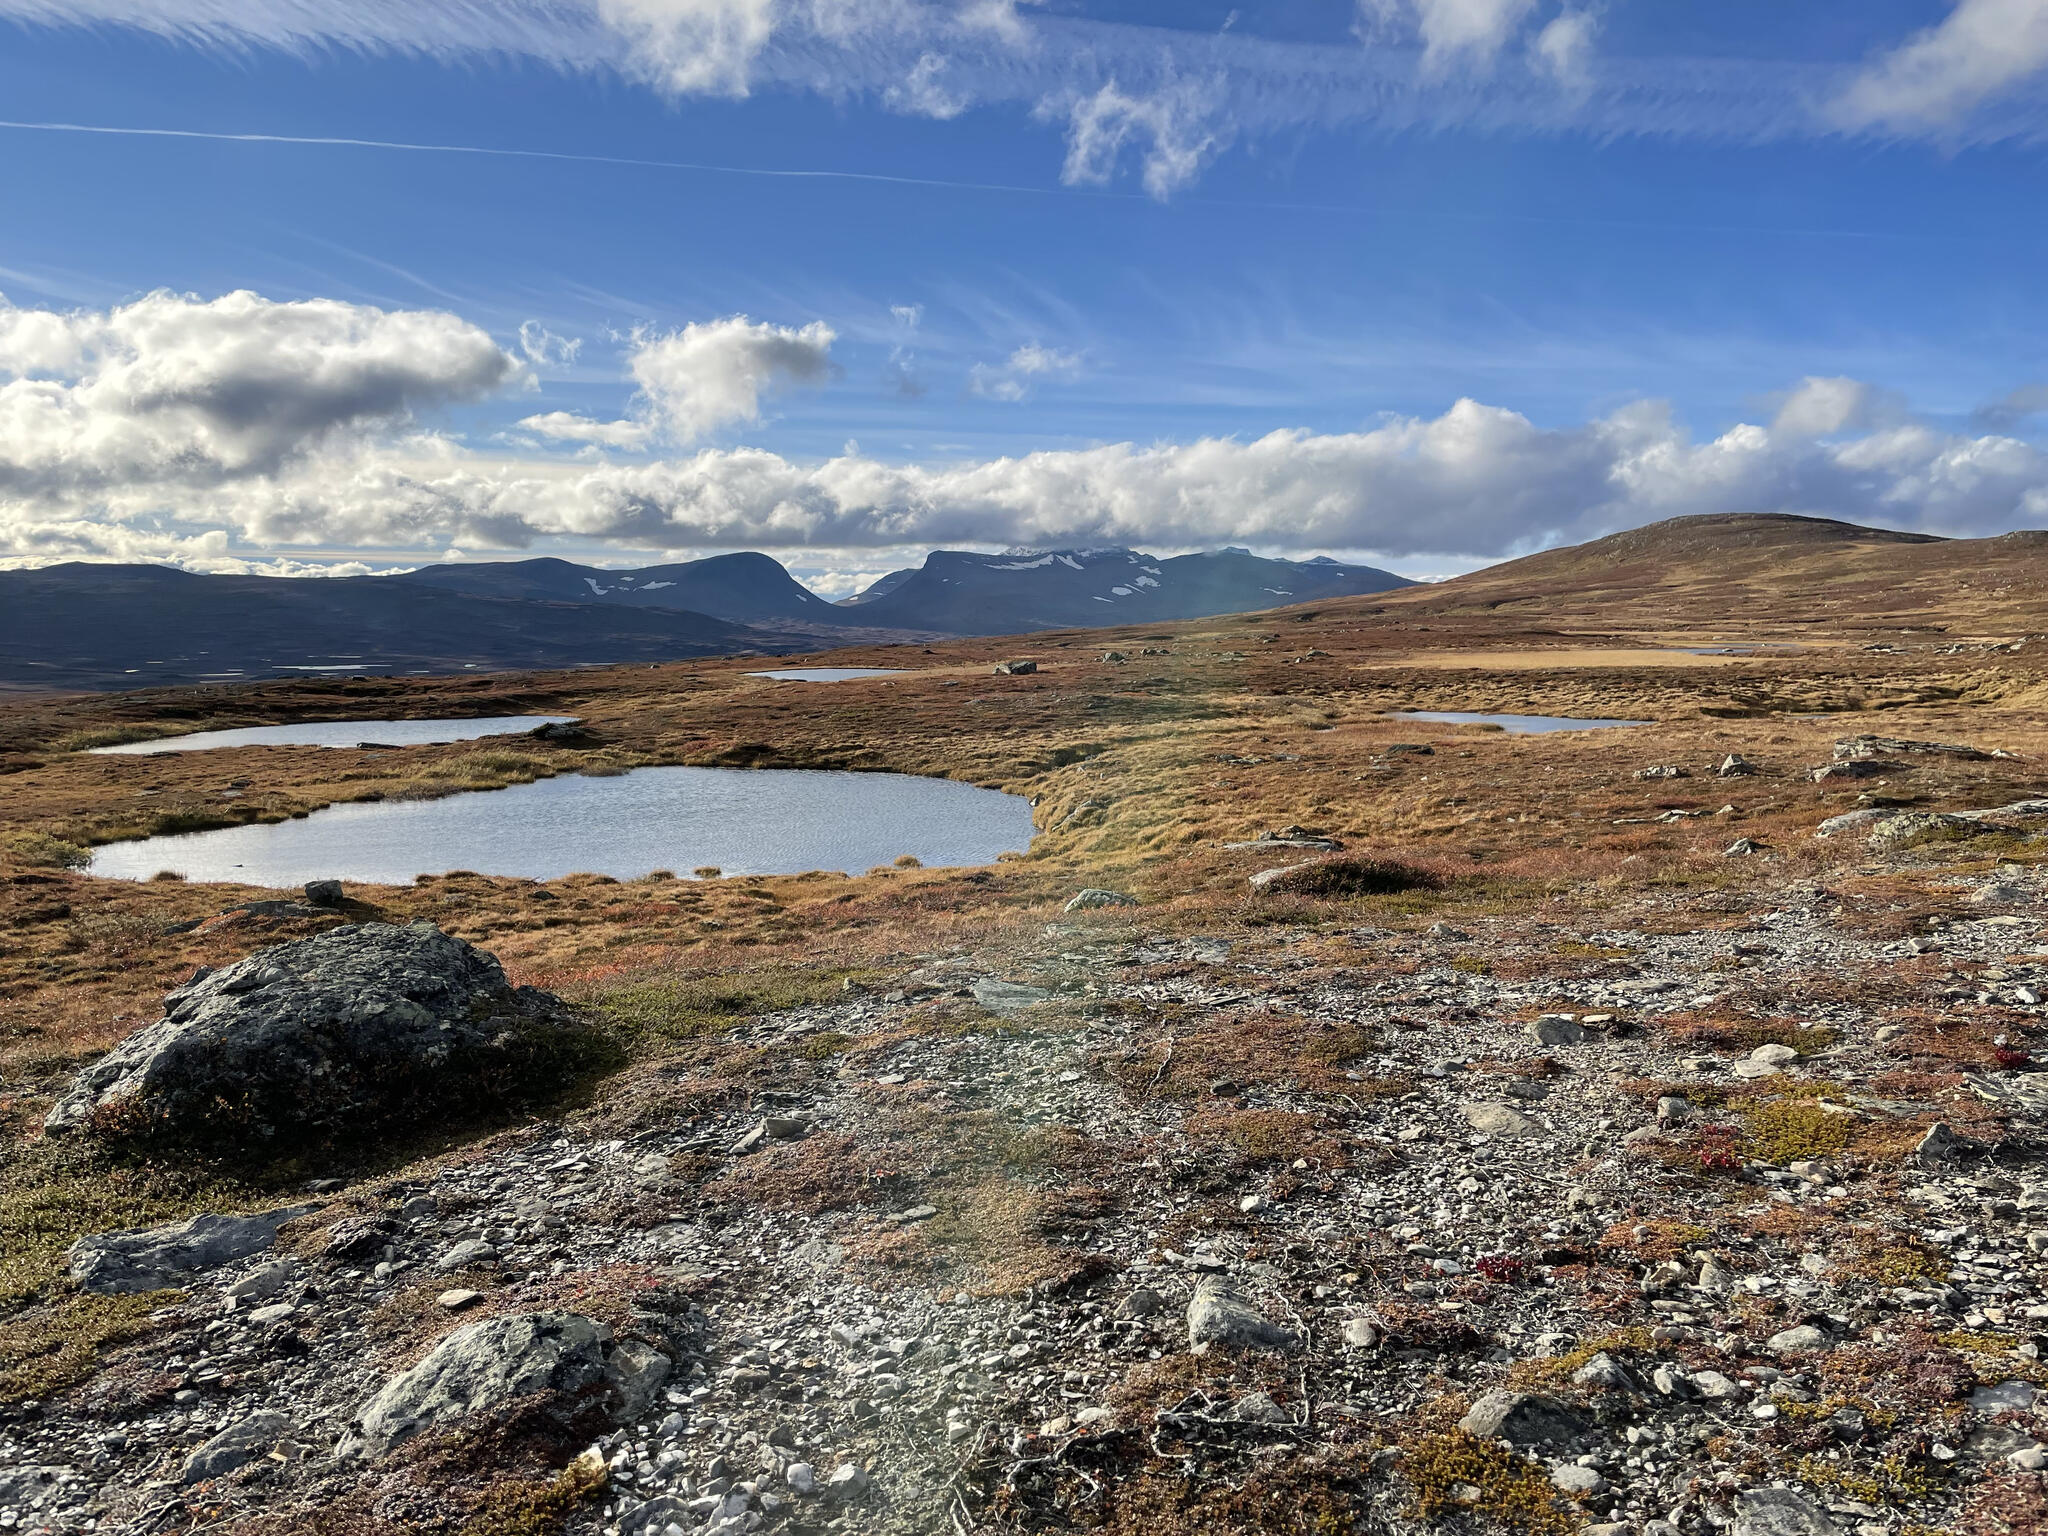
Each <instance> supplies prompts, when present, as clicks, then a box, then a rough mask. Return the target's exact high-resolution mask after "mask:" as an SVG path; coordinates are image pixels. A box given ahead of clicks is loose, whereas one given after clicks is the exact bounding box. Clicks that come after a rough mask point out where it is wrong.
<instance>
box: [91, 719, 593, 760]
mask: <svg viewBox="0 0 2048 1536" xmlns="http://www.w3.org/2000/svg"><path fill="white" fill-rule="evenodd" d="M574 718H575V716H573V715H492V716H490V717H488V718H486V719H478V720H319V721H311V722H307V723H303V724H299V725H251V726H245V727H243V728H242V729H240V730H233V731H194V732H193V733H192V734H191V735H189V736H164V737H161V738H159V739H157V740H155V741H130V742H125V743H123V744H122V745H121V746H118V747H94V748H93V749H92V750H93V751H95V752H97V753H101V754H104V755H109V756H130V757H149V756H152V755H154V754H155V753H158V752H205V751H209V750H211V749H212V748H214V747H354V746H360V745H361V744H362V743H364V742H375V743H377V744H378V745H380V746H386V747H417V746H423V745H425V744H427V743H429V742H441V741H475V740H476V739H477V738H478V737H480V736H514V735H517V734H519V733H520V732H522V731H530V730H532V729H534V728H535V727H536V726H542V725H558V724H561V723H564V722H566V721H569V720H573V719H574Z"/></svg>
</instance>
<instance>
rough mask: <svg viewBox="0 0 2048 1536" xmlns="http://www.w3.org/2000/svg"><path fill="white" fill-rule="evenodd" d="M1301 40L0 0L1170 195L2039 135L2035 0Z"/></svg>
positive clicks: (848, 7) (2041, 60)
mask: <svg viewBox="0 0 2048 1536" xmlns="http://www.w3.org/2000/svg"><path fill="white" fill-rule="evenodd" d="M1358 4H1359V12H1358V14H1359V16H1360V18H1361V31H1362V34H1363V36H1362V39H1361V40H1354V41H1351V42H1341V43H1340V42H1324V43H1304V42H1296V41H1280V40H1275V39H1273V38H1269V37H1261V36H1258V35H1256V34H1255V33H1252V32H1249V31H1247V30H1246V29H1245V28H1244V27H1243V26H1233V27H1230V28H1227V29H1225V30H1222V31H1218V32H1193V31H1186V30H1178V29H1173V28H1165V27H1146V26H1135V25H1129V24H1125V23H1119V22H1109V21H1101V20H1095V19H1092V18H1089V17H1086V16H1081V15H1073V14H1061V15H1053V14H1048V13H1047V12H1045V11H1043V10H1040V9H1039V8H1037V7H1035V6H1030V5H1025V4H1021V3H1018V0H493V3H491V4H489V5H483V4H480V3H477V0H236V3H235V4H233V5H227V4H223V3H222V0H0V20H11V21H14V22H17V23H22V24H26V25H31V26H43V27H92V28H109V27H118V28H128V29H135V30H141V31H146V32H150V33H153V34H155V35H158V36H161V37H164V38H167V39H171V40H174V41H176V42H179V43H181V44H187V45H191V46H196V47H203V48H212V49H215V50H220V51H223V52H230V53H246V52H247V51H249V50H252V49H274V50H280V51H286V52H290V53H294V54H297V55H301V56H309V57H311V56H317V55H319V54H320V53H322V52H324V51H329V50H350V51H359V52H379V51H383V52H396V53H406V54H415V55H424V56H428V57H434V58H440V59H446V60H450V61H456V60H463V59H471V58H478V57H485V56H521V57H527V58H531V59H535V60H538V61H541V62H544V63H546V64H548V65H550V66H553V67H556V68H560V69H566V70H572V71H609V72H612V73H615V74H618V75H620V76H622V77H625V78H629V79H633V80H636V81H639V82H641V83H644V84H646V85H647V86H649V87H650V88H652V89H655V90H657V91H660V92H662V93H663V94H665V95H669V96H674V97H686V96H695V95H706V96H722V97H735V96H744V95H748V94H751V93H758V92H760V91H763V90H769V89H774V90H795V91H807V92H815V93H818V94H821V95H825V96H828V97H831V98H833V99H835V100H863V101H867V102H870V103H872V104H874V105H876V106H879V107H881V108H883V109H885V110H892V111H897V112H902V113H905V114H911V115H917V116H923V117H927V118H933V119H937V120H950V119H954V118H958V117H960V116H962V115H964V114H965V113H967V112H970V111H972V110H974V109H976V108H980V107H989V106H1004V105H1007V106H1013V107H1014V106H1022V107H1025V108H1027V109H1029V110H1030V111H1031V112H1033V113H1034V115H1035V116H1036V117H1037V118H1038V119H1039V120H1040V121H1041V122H1045V123H1049V124H1052V125H1055V126H1057V127H1058V128H1059V129H1060V131H1061V132H1062V133H1063V135H1064V136H1065V139H1066V146H1065V152H1064V154H1063V156H1062V158H1061V162H1060V163H1061V168H1062V173H1063V175H1064V177H1065V178H1066V180H1067V181H1068V182H1069V183H1070V184H1074V185H1083V186H1101V185H1111V184H1116V183H1118V182H1120V181H1123V180H1124V179H1125V178H1129V180H1130V181H1132V182H1135V183H1136V184H1137V185H1139V186H1141V187H1143V188H1144V189H1145V190H1146V191H1148V192H1149V193H1151V194H1152V195H1154V196H1168V195H1172V194H1174V193H1176V192H1178V191H1181V190H1183V189H1185V188H1186V187H1188V186H1189V185H1191V184H1192V183H1193V182H1194V181H1195V180H1196V179H1197V178H1198V177H1199V175H1200V174H1201V172H1202V171H1203V170H1204V169H1205V168H1206V166H1207V165H1208V164H1209V163H1211V162H1212V161H1213V160H1214V159H1215V158H1216V157H1217V156H1218V155H1219V154H1221V153H1222V152H1223V151H1224V150H1225V149H1226V148H1227V147H1228V146H1230V145H1232V144H1236V143H1256V142H1258V141H1259V140H1261V139H1263V138H1266V137H1268V136H1272V135H1282V134H1295V133H1299V132H1302V131H1304V130H1306V131H1311V132H1320V131H1331V130H1341V129H1347V128H1358V127H1364V128H1368V129H1375V130H1379V131H1383V132H1403V131H1410V130H1415V131H1428V132H1434V131H1443V130H1446V129H1456V130H1466V131H1474V132H1483V133H1502V134H1544V135H1556V134H1575V135H1584V136H1587V137H1589V138H1593V139H1606V138H1612V137H1616V136H1653V137H1663V138H1677V139H1704V140H1712V141H1717V142H1734V143H1749V144H1761V143H1770V142H1776V141H1782V140H1788V139H1802V138H1816V137H1826V136H1842V135H1849V136H1883V137H1897V136H1920V137H1930V138H1938V139H1940V140H1941V141H1943V142H1944V143H1947V144H1950V145H1957V144H1971V143H1980V142H1990V141H1995V140H2001V139H2008V140H2011V139H2016V140H2039V139H2041V138H2043V137H2048V97H2044V94H2043V93H2041V92H2038V91H2027V90H2024V89H2022V88H2021V87H2022V86H2023V85H2024V84H2025V83H2026V82H2028V81H2030V80H2033V79H2036V78H2038V76H2039V75H2040V74H2041V73H2042V72H2043V71H2044V69H2048V0H1959V3H1958V4H1957V5H1956V6H1955V8H1954V10H1953V11H1952V12H1951V14H1950V15H1949V16H1948V17H1947V19H1946V20H1944V21H1943V22H1942V23H1941V24H1939V25H1938V26H1936V27H1933V28H1930V29H1928V30H1927V31H1925V32H1923V33H1920V34H1917V35H1915V36H1912V37H1905V38H1901V39H1900V40H1899V42H1898V44H1897V46H1896V47H1895V48H1893V49H1892V50H1890V51H1889V52H1887V53H1885V54H1882V55H1880V56H1879V57H1878V58H1876V59H1874V60H1871V61H1868V62H1864V63H1858V62H1853V61H1843V62H1838V63H1812V62H1802V63H1794V62H1786V61H1771V60H1760V59H1754V58H1732V57H1727V58H1680V57H1669V58H1657V57H1648V56H1643V55H1642V54H1641V53H1640V52H1636V53H1631V54H1630V55H1628V56H1626V57H1622V56H1603V55H1601V53H1600V51H1599V48H1598V35H1599V21H1600V11H1599V8H1598V7H1597V6H1589V5H1581V4H1578V3H1577V0H1564V3H1557V0H1358Z"/></svg>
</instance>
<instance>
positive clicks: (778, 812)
mask: <svg viewBox="0 0 2048 1536" xmlns="http://www.w3.org/2000/svg"><path fill="white" fill-rule="evenodd" d="M1032 830H1033V829H1032V825H1031V805H1030V803H1029V802H1028V801H1026V800H1024V799H1023V798H1022V797H1021V796H1017V795H1006V794H1003V793H1001V792H1000V791H998V790H993V789H980V788H977V787H976V786H975V785H972V784H961V783H957V782H955V781H954V780H951V779H927V778H917V777H913V776H911V775H908V774H891V773H836V772H823V771H819V770H813V769H757V768H642V769H639V770H637V771H635V772H633V773H628V774H623V775H619V776H617V777H611V778H584V777H581V776H578V775H573V774H572V775H564V776H563V777H560V778H554V779H540V780H537V781H536V782H534V783H532V784H515V785H514V786H512V787H511V788H510V789H501V790H490V791H479V792H474V793H468V794H457V795H450V796H448V797H447V798H445V799H441V800H384V801H375V802H371V803H369V804H361V805H334V806H329V807H327V808H326V809H325V810H319V811H315V812H314V813H313V814H312V815H311V816H308V817H306V818H305V819H304V820H300V821H284V822H278V823H275V824H273V825H268V826H253V825H252V826H242V827H224V828H221V829H219V830H217V831H212V832H188V833H182V834H179V835H177V836H173V837H153V838H147V839H143V840H141V841H136V842H127V843H109V844H107V845H106V846H105V847H102V848H99V849H96V850H95V851H94V853H93V861H92V873H93V874H95V875H105V876H108V877H111V878H113V879H117V880H146V879H148V878H149V877H150V876H151V875H154V874H156V873H157V872H158V871H159V870H174V871H176V872H177V873H179V874H181V875H183V876H184V877H185V878H186V879H188V880H236V881H241V882H243V883H245V884H249V885H266V886H295V885H303V884H304V883H305V882H306V881H308V880H324V879H336V880H355V881H362V882H364V883H368V884H379V885H392V884H402V883H404V882H406V881H409V880H411V879H412V878H413V876H415V875H419V874H444V873H446V872H447V871H448V870H451V869H468V870H475V871H476V872H477V873H479V874H486V875H515V876H522V877H525V878H527V879H533V880H553V879H557V878H559V877H560V876H562V875H566V874H571V873H575V872H578V871H582V872H586V873H591V874H603V875H612V876H615V877H617V878H618V879H621V880H630V879H633V878H635V877H637V876H640V875H645V874H648V873H651V872H652V871H654V870H657V869H667V870H673V871H674V872H675V873H676V874H678V875H688V874H689V873H690V872H691V871H692V870H694V869H698V868H700V867H702V866H705V865H715V866H717V867H718V868H719V869H721V870H723V871H724V872H725V873H726V874H729V875H742V874H744V875H770V874H799V873H802V872H803V871H806V870H813V869H833V870H844V871H846V872H847V873H849V874H858V873H860V872H861V871H863V870H868V869H872V868H874V867H875V866H876V865H878V864H889V863H893V862H894V861H895V860H896V859H897V858H898V857H899V856H900V855H902V854H906V853H907V854H913V855H915V856H916V857H917V858H918V859H919V860H920V861H921V862H922V863H924V864H926V865H929V866H934V867H936V866H943V865H961V864H992V863H994V862H995V859H996V856H997V855H998V854H1001V853H1006V852H1009V851H1011V850H1015V851H1018V852H1023V851H1024V850H1026V849H1028V848H1029V847H1030V846H1031V836H1032Z"/></svg>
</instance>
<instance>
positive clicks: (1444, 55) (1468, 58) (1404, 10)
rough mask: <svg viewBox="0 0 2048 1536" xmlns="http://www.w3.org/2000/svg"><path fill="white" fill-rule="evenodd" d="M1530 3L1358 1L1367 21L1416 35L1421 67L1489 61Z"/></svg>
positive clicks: (1516, 27) (1518, 27) (1503, 0)
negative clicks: (1405, 28) (1393, 25)
mask: <svg viewBox="0 0 2048 1536" xmlns="http://www.w3.org/2000/svg"><path fill="white" fill-rule="evenodd" d="M1535 7H1536V0H1359V9H1360V12H1361V15H1362V17H1363V19H1364V20H1366V21H1367V22H1368V23H1369V22H1372V21H1374V20H1377V21H1379V22H1380V23H1382V24H1385V23H1388V22H1394V23H1396V24H1405V25H1406V26H1408V27H1411V28H1412V29H1413V30H1414V31H1415V33H1416V34H1417V35H1418V36H1419V37H1421V39H1422V57H1423V64H1424V67H1425V68H1427V69H1433V70H1442V69H1446V68H1448V67H1450V66H1451V65H1453V64H1470V65H1476V66H1479V67H1482V68H1484V67H1487V66H1490V65H1491V64H1492V63H1493V61H1494V59H1495V57H1496V56H1498V55H1499V53H1500V51H1501V49H1502V48H1504V47H1505V46H1507V43H1508V41H1509V40H1510V39H1511V38H1513V37H1514V36H1515V34H1516V33H1517V32H1518V31H1520V30H1521V26H1522V23H1523V22H1524V21H1525V20H1526V19H1527V17H1528V15H1529V13H1530V11H1532V10H1534V9H1535Z"/></svg>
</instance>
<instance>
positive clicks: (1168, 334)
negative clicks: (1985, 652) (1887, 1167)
mask: <svg viewBox="0 0 2048 1536" xmlns="http://www.w3.org/2000/svg"><path fill="white" fill-rule="evenodd" d="M2044 71H2048V0H1963V3H1961V4H1959V5H1952V4H1948V3H1942V0H1910V3H1909V0H1814V3H1812V4H1807V5H1802V6H1796V7H1788V6H1785V5H1783V4H1782V3H1779V4H1761V3H1751V0H1716V3H1713V4H1705V3H1701V4H1690V3H1687V4H1680V3H1670V0H1659V3H1654V4H1653V3H1650V0H1609V3H1606V4H1604V5H1599V6H1590V7H1581V6H1576V5H1572V6H1561V5H1559V4H1557V3H1556V0H1278V3H1269V4H1263V5H1261V4H1256V3H1254V4H1244V5H1239V6H1235V7H1233V6H1226V5H1210V4H1206V3H1199V0H1182V3H1179V4H1175V5H1170V6H1169V5H1163V4H1150V3H1138V0H1123V3H1117V4H1104V3H1099V0H1091V3H1080V0H1074V3H1051V4H1044V5H1029V4H1007V3H1003V0H502V3H500V4H497V5H494V6H492V7H489V8H488V12H487V14H484V15H479V14H478V13H477V11H476V10H473V9H472V8H471V7H469V6H467V5H463V4H459V3H456V0H409V3H404V4H400V3H397V0H355V3H348V0H67V3H61V4H60V3H57V0H0V116H4V117H5V118H6V119H7V120H8V121H9V122H10V123H11V124H15V125H38V124H40V125H54V124H66V125H74V127H75V128H90V129H95V130H98V129H120V130H141V131H139V132H119V133H114V132H98V131H94V132H84V131H73V129H71V128H64V129H59V128H54V127H49V126H43V127H34V126H10V127H7V128H0V209H4V210H5V217H4V218H0V293H4V294H5V296H6V299H7V301H8V305H9V308H8V309H6V310H0V560H8V561H11V562H13V563H36V562H40V561H45V560H51V559H59V558H77V557H84V558H102V559H106V558H142V559H159V560H170V561H175V562H178V563H183V564H187V565H191V566H194V567H196V568H247V569H280V570H291V569H301V568H312V567H322V568H342V569H355V568H360V567H361V566H362V565H369V566H373V567H381V566H386V565H392V564H410V563H417V562H418V561H420V560H423V559H435V558H446V557H448V556H449V553H450V551H451V550H452V551H454V552H455V557H457V558H462V557H468V558H489V557H493V556H496V557H502V556H503V555H504V553H505V552H507V551H521V550H523V551H527V552H550V553H567V554H572V555H575V556H578V557H581V558H590V559H595V560H597V561H600V562H602V563H611V564H626V563H642V562H644V561H646V560H649V559H671V558H687V557H688V556H690V555H692V554H695V553H711V552H715V551H718V550H722V549H729V548H737V547H757V548H765V549H768V550H770V552H772V553H775V554H777V555H779V556H781V557H782V558H784V559H785V560H787V561H788V562H789V563H791V564H792V565H793V566H796V567H798V568H799V569H800V570H802V571H803V572H805V573H806V574H807V576H808V577H809V578H810V579H813V580H816V581H817V582H818V583H819V584H820V585H821V587H823V588H824V589H826V590H829V591H835V592H836V591H838V590H841V589H843V588H844V586H845V585H846V584H848V583H850V582H852V581H854V580H857V579H858V577H859V575H860V574H861V573H863V572H872V571H879V570H884V569H888V568H889V567H890V566H891V565H893V564H896V563H900V562H901V561H902V560H903V559H904V558H905V557H906V556H908V555H910V554H914V553H916V552H921V551H922V550H923V549H924V548H926V547H929V546H930V545H933V544H953V545H960V544H977V545H981V546H983V547H1000V546H1003V545H1007V544H1012V543H1027V544H1034V545H1036V544H1050V543H1133V544H1138V545H1142V546H1144V547H1148V548H1153V549H1158V550H1163V551H1165V550H1172V549H1177V548H1191V547H1205V546H1209V545H1213V544H1217V543H1223V542H1230V543H1245V544H1251V545H1253V546H1255V547H1258V548H1260V549H1262V550H1265V551H1269V552H1273V553H1288V554H1304V555H1305V554H1314V553H1324V552H1332V553H1337V554H1340V555H1350V556H1354V557H1359V558H1368V559H1372V560H1374V561H1375V562H1376V563H1384V564H1389V565H1392V566H1394V567H1396V568H1398V569H1401V570H1404V571H1409V572H1415V573H1435V572H1443V571H1452V570H1460V569H1467V568H1470V567H1471V566H1472V565H1475V564H1479V563H1483V562H1484V561H1486V560H1488V559H1493V558H1499V557H1501V556H1503V555H1507V554H1512V553H1516V552H1519V551H1522V550H1526V549H1530V548H1534V547H1540V546H1542V545H1544V544H1547V543H1553V542H1557V541H1559V540H1565V539H1577V538H1581V537H1587V536H1591V535H1593V534H1597V533H1599V532H1604V531H1608V530H1609V529H1611V528H1614V527H1619V526H1626V525H1629V524H1632V523H1639V522H1644V521H1649V520H1652V519H1653V518H1655V517H1659V516H1668V515H1675V514H1678V513H1683V512H1692V511H1718V510H1793V511H1812V512H1819V513H1825V514H1827V515H1836V516H1847V517H1853V518H1857V519H1859V520H1865V521H1882V522H1887V523H1892V524H1895V525H1899V526H1912V527H1925V528H1931V529H1934V530H1936V531H1945V532H1958V533H1982V532H1989V531H1998V530H2001V529H2003V528H2008V527H2014V526H2033V525H2040V524H2042V523H2044V522H2048V459H2044V455H2043V451H2042V428H2043V426H2044V422H2048V417H2044V416H2043V414H2042V410H2043V408H2048V390H2044V388H2043V386H2044V382H2048V358H2044V349H2043V346H2042V339H2043V336H2044V334H2048V287H2044V285H2043V284H2042V283H2041V281H2040V273H2041V271H2042V270H2043V256H2044V244H2048V241H2044V235H2048V212H2044V210H2048V174H2044V172H2048V164H2044V158H2048V156H2044V138H2048V84H2044ZM209 135H213V136H219V137H209ZM316 139H345V140H353V141H359V142H355V143H348V144H337V143H311V142H303V141H305V140H316ZM295 141H297V142H295ZM395 145H412V146H429V147H424V148H396V147H378V146H395ZM790 173H799V174H790ZM241 291H247V292H248V293H251V294H253V295H256V296H258V297H257V298H256V299H254V300H242V301H240V302H239V303H238V304H236V305H227V304H226V301H225V298H224V296H227V295H231V294H235V293H238V292H241ZM152 294H155V295H157V297H155V298H150V297H148V296H149V295H152ZM740 317H745V318H744V319H742V318H740ZM522 333H523V338H524V339H523V340H522ZM10 338H11V339H10ZM53 338H56V339H54V340H53ZM252 401H253V402H260V404H252V403H251V402H252ZM1461 402H1463V404H1461Z"/></svg>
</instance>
